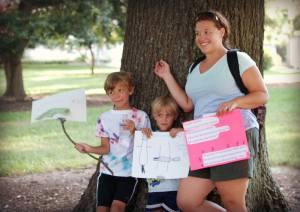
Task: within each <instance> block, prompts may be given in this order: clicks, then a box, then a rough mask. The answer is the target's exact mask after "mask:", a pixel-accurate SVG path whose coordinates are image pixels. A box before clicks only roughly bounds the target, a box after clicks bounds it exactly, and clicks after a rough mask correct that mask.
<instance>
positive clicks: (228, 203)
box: [222, 197, 247, 211]
mask: <svg viewBox="0 0 300 212" xmlns="http://www.w3.org/2000/svg"><path fill="white" fill-rule="evenodd" d="M222 202H223V204H224V206H225V208H226V209H227V210H229V211H247V208H246V202H245V200H244V199H241V198H236V199H234V198H230V197H222Z"/></svg>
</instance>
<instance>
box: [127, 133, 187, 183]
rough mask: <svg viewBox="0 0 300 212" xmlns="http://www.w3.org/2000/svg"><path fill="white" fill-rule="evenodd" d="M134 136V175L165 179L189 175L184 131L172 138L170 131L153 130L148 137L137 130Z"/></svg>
mask: <svg viewBox="0 0 300 212" xmlns="http://www.w3.org/2000/svg"><path fill="white" fill-rule="evenodd" d="M134 138H135V139H134V150H133V165H132V176H134V177H142V178H164V179H177V178H183V177H186V176H187V174H188V169H189V161H188V155H187V149H186V142H185V139H184V135H183V133H179V134H178V135H177V136H176V137H175V138H172V137H171V136H170V135H169V132H153V134H152V136H151V138H147V137H146V136H145V135H143V134H142V133H141V131H136V132H135V136H134Z"/></svg>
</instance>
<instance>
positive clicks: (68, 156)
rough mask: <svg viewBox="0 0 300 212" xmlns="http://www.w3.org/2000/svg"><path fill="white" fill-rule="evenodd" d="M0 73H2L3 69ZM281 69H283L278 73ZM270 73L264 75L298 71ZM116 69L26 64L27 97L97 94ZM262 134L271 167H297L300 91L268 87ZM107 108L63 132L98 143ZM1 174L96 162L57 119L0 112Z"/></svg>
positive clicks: (1, 84)
mask: <svg viewBox="0 0 300 212" xmlns="http://www.w3.org/2000/svg"><path fill="white" fill-rule="evenodd" d="M1 70H2V71H1ZM280 70H281V69H280ZM280 70H276V69H272V70H270V71H266V72H265V75H267V76H275V75H289V76H290V74H296V76H299V72H298V73H294V72H286V71H285V72H284V73H281V72H280ZM112 71H117V70H116V69H113V68H105V67H100V68H97V69H96V71H95V72H96V74H95V75H94V76H91V75H90V71H89V69H88V68H87V67H83V66H80V65H77V66H75V65H67V64H25V65H24V73H23V76H24V83H25V88H26V92H27V93H28V94H30V95H37V94H40V93H57V92H61V91H64V90H71V89H75V88H85V89H86V90H87V94H96V93H97V94H101V93H103V90H102V87H103V82H104V79H105V77H106V75H107V74H108V73H109V72H112ZM4 86H5V83H4V73H3V69H1V68H0V93H3V91H4ZM269 92H270V96H271V98H270V100H269V103H268V105H267V107H268V112H267V119H266V132H267V142H268V150H269V157H270V161H271V164H272V165H289V166H296V167H300V157H299V148H300V130H299V123H300V114H299V106H300V105H299V103H300V98H299V92H300V88H292V87H289V88H284V87H269ZM109 107H110V106H102V107H101V108H88V111H87V116H88V117H87V120H88V121H87V122H86V123H75V122H67V123H66V128H67V131H68V132H69V134H70V135H71V136H72V137H73V138H74V140H76V141H83V142H87V143H89V144H92V145H96V144H97V143H98V142H99V141H98V140H97V139H96V138H95V136H94V134H95V121H96V118H97V117H98V115H99V114H100V113H101V112H102V111H105V110H107V109H108V108H109ZM0 133H1V134H0V176H11V175H22V174H28V173H36V172H47V171H52V170H58V169H67V168H79V167H86V166H90V165H95V163H96V161H95V160H94V159H91V158H89V157H88V156H87V155H84V154H80V153H79V152H77V151H76V150H75V149H74V148H73V145H72V144H71V143H69V141H68V140H67V138H66V137H65V135H64V134H63V131H62V129H61V126H60V123H59V122H58V121H42V122H37V123H34V124H30V111H28V112H0Z"/></svg>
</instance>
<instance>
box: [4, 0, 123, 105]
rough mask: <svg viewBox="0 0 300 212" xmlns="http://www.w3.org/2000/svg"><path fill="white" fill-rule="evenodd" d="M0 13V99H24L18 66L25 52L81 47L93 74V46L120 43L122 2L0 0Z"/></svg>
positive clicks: (93, 0)
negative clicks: (2, 80) (0, 83)
mask: <svg viewBox="0 0 300 212" xmlns="http://www.w3.org/2000/svg"><path fill="white" fill-rule="evenodd" d="M0 13H1V15H0V62H1V63H2V64H3V67H4V70H5V77H6V90H5V93H4V95H3V96H4V97H6V98H10V99H13V100H14V99H15V100H23V99H24V98H25V97H26V93H25V90H24V85H23V77H22V62H21V60H22V57H23V54H24V50H25V48H28V47H34V46H36V45H37V44H44V45H47V46H52V47H53V46H55V45H64V44H66V43H68V45H69V46H71V47H72V46H84V47H86V48H87V49H89V51H90V54H91V65H90V66H91V71H92V73H93V70H94V64H95V60H94V53H93V45H98V46H101V45H104V44H111V43H115V42H117V41H120V40H122V39H123V35H124V27H125V21H126V19H125V13H126V5H125V2H123V1H122V0H114V1H109V0H102V1H100V0H85V1H80V0H74V1H70V0H43V1H42V0H40V1H37V0H12V1H9V0H2V1H1V4H0ZM70 38H71V39H70Z"/></svg>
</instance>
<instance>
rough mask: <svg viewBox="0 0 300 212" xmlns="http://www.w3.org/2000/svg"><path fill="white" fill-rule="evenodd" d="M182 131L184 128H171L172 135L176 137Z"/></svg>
mask: <svg viewBox="0 0 300 212" xmlns="http://www.w3.org/2000/svg"><path fill="white" fill-rule="evenodd" d="M182 131H183V128H172V129H171V130H170V136H171V137H172V138H174V137H176V135H177V133H179V132H182Z"/></svg>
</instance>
